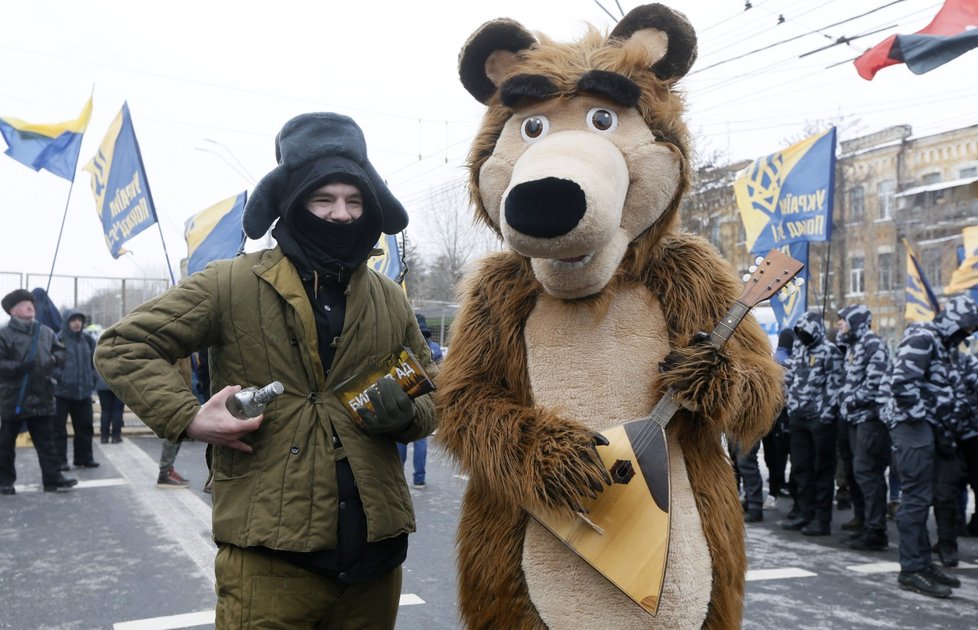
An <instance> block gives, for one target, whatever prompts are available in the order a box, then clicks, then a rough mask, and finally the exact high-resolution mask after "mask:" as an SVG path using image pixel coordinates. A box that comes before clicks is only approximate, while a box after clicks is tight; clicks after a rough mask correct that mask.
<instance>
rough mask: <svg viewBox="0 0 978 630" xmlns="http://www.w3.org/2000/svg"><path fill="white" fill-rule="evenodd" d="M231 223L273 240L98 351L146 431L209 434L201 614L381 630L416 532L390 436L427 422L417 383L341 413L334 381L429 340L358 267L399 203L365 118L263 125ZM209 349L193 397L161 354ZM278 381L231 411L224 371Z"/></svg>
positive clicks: (240, 378) (382, 285) (424, 352)
mask: <svg viewBox="0 0 978 630" xmlns="http://www.w3.org/2000/svg"><path fill="white" fill-rule="evenodd" d="M276 158H277V160H278V162H279V164H278V166H277V167H276V168H275V169H273V170H272V171H271V172H270V173H268V174H267V175H266V176H265V177H264V178H263V179H262V180H261V181H260V182H259V183H258V185H257V186H256V188H255V191H254V193H253V194H252V196H251V198H250V199H249V200H248V204H247V207H246V209H245V215H244V221H243V223H244V228H245V232H246V233H247V234H248V235H249V236H250V237H252V238H255V239H257V238H261V237H262V236H263V235H264V234H265V232H266V231H267V230H268V228H269V227H270V226H271V224H272V223H273V222H274V221H275V220H276V219H278V223H277V224H276V227H275V228H274V230H273V231H272V235H273V236H274V237H275V239H276V240H277V241H278V247H276V248H275V249H272V250H265V251H261V252H257V253H252V254H246V255H242V256H238V257H237V258H234V259H232V260H225V261H219V262H215V263H212V264H210V265H208V266H207V268H206V269H204V270H203V271H201V272H199V273H196V274H194V275H193V276H191V277H190V278H188V279H186V280H184V281H183V282H182V283H180V285H178V286H176V287H174V288H173V289H170V290H169V291H167V292H166V293H164V294H162V295H160V296H159V297H157V298H154V299H152V300H150V301H148V302H147V303H145V304H143V305H142V306H140V307H139V308H138V309H136V310H135V311H133V312H132V313H131V314H130V315H128V316H127V317H126V318H124V319H123V320H122V321H120V322H119V323H118V324H116V325H115V326H113V327H111V328H109V329H108V330H106V331H105V332H104V333H103V335H102V337H101V339H100V341H99V344H98V348H97V349H96V355H95V360H96V366H97V367H98V370H99V372H100V373H101V374H102V376H103V377H104V378H105V381H106V382H107V383H108V384H109V386H110V387H111V388H112V390H113V391H115V392H116V393H118V394H119V396H120V398H122V399H123V400H124V401H125V403H126V404H127V405H128V406H129V407H130V408H131V409H133V411H135V412H136V413H137V414H138V415H139V416H140V418H141V419H142V420H143V421H144V422H145V423H146V424H147V425H149V426H150V427H151V428H153V430H154V431H156V432H157V433H158V434H159V435H160V436H161V437H165V438H167V439H169V440H171V441H177V440H180V439H182V438H184V437H187V436H189V437H191V438H194V439H197V440H201V441H204V442H207V443H209V444H212V445H213V461H212V472H213V499H214V509H213V529H214V539H215V541H216V542H217V543H218V553H217V559H216V562H215V573H216V577H217V593H218V602H217V627H218V628H225V627H236V628H237V627H252V626H256V625H262V624H269V625H274V626H276V627H290V628H291V627H296V628H299V627H326V628H368V627H369V628H393V627H394V620H395V617H396V615H397V606H398V601H399V596H400V585H401V569H400V565H401V564H402V562H403V561H404V559H405V556H406V553H407V536H408V533H410V532H413V531H414V530H415V520H414V513H413V508H412V504H411V498H410V494H409V491H408V488H407V485H406V483H405V480H404V474H403V471H402V468H401V461H400V458H399V456H398V452H397V446H396V444H397V442H407V441H413V440H417V439H419V438H422V437H425V436H426V435H428V434H430V433H431V432H432V431H433V430H434V428H435V417H434V408H433V405H432V401H431V400H430V399H429V396H421V397H419V398H416V399H414V400H413V401H412V400H411V399H410V398H409V397H408V396H407V395H406V394H405V393H404V392H402V391H401V389H400V388H399V387H397V385H396V384H394V383H393V381H391V380H389V379H381V380H380V381H378V383H377V387H376V391H371V393H370V400H371V402H372V403H373V406H374V411H373V412H363V413H361V417H360V418H358V419H357V421H354V420H353V419H352V418H351V416H349V415H348V414H347V413H346V412H345V411H344V407H343V406H341V403H340V402H339V400H338V399H337V398H336V396H334V395H333V393H332V390H333V388H334V387H335V386H336V385H338V384H339V383H342V382H343V381H344V380H346V379H348V378H350V377H352V376H354V375H356V374H358V373H359V372H361V371H362V370H364V369H366V368H368V367H369V366H370V365H371V364H372V363H373V362H374V361H376V360H377V359H378V358H379V357H381V356H383V355H385V354H387V353H389V352H391V351H392V350H395V349H398V348H400V347H401V346H406V347H408V348H410V349H411V350H412V351H413V352H414V353H415V354H416V355H417V356H418V357H419V359H420V361H421V363H422V365H423V366H424V367H425V368H430V369H432V370H434V364H433V363H432V360H431V354H430V351H429V350H428V347H427V345H426V344H425V340H424V337H422V335H421V331H420V330H419V329H418V324H417V320H416V319H415V317H414V313H413V311H412V308H411V306H410V304H409V303H408V301H407V299H406V297H405V295H404V293H403V291H402V290H401V289H400V287H398V286H397V285H395V284H394V283H393V282H391V281H390V280H388V279H387V278H385V277H383V276H382V275H380V274H378V273H376V272H375V271H373V270H372V269H370V268H368V267H367V265H366V261H367V258H368V257H369V256H370V253H371V251H372V248H373V245H374V244H375V243H376V242H377V239H378V237H379V236H380V234H381V232H385V233H388V234H394V233H396V232H399V231H400V230H402V229H404V227H405V226H406V225H407V214H406V212H405V211H404V208H403V207H402V206H401V204H400V203H399V202H398V201H397V200H396V199H395V198H394V196H393V195H392V194H391V192H390V191H389V190H388V188H387V186H386V185H385V184H384V182H383V180H382V179H381V178H380V176H379V175H378V174H377V173H376V171H375V170H374V169H373V167H372V166H371V164H370V162H369V160H368V159H367V154H366V144H365V142H364V138H363V133H362V132H361V130H360V128H359V127H358V126H357V125H356V123H355V122H354V121H353V120H352V119H350V118H348V117H346V116H341V115H338V114H328V113H321V114H304V115H301V116H298V117H296V118H294V119H292V120H291V121H289V122H288V123H286V125H285V126H284V127H283V128H282V131H281V132H280V133H279V135H278V137H277V138H276ZM201 347H208V348H209V349H210V371H211V372H210V375H211V390H212V392H214V395H213V396H212V397H211V398H210V399H209V400H208V401H207V402H206V403H204V404H203V405H201V404H200V403H199V402H198V400H197V398H196V397H195V396H194V394H193V392H192V391H191V390H190V389H189V388H188V387H187V386H186V384H185V383H184V381H183V379H182V378H181V377H180V375H179V373H178V372H177V370H176V369H175V368H174V366H173V364H174V362H175V361H176V360H177V359H179V358H181V357H186V356H189V355H190V354H191V353H192V352H193V351H194V350H196V349H198V348H201ZM275 380H277V381H280V382H281V383H282V384H283V385H284V387H285V393H284V394H283V395H281V396H279V397H278V398H276V399H275V400H273V401H272V402H271V403H270V404H269V405H268V407H267V408H266V410H265V412H264V414H263V416H259V417H257V418H253V419H250V420H239V419H237V418H235V417H234V416H232V415H231V414H230V413H229V412H228V411H227V409H226V407H225V401H226V400H227V399H228V398H229V397H230V396H232V395H233V394H234V393H236V392H237V391H238V390H239V386H251V385H255V386H263V385H265V384H267V383H269V382H271V381H275Z"/></svg>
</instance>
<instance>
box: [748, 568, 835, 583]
mask: <svg viewBox="0 0 978 630" xmlns="http://www.w3.org/2000/svg"><path fill="white" fill-rule="evenodd" d="M815 575H818V574H817V573H812V572H811V571H806V570H804V569H798V568H795V567H787V568H784V569H754V570H752V571H748V572H747V581H748V582H759V581H761V580H786V579H788V578H800V577H812V576H815Z"/></svg>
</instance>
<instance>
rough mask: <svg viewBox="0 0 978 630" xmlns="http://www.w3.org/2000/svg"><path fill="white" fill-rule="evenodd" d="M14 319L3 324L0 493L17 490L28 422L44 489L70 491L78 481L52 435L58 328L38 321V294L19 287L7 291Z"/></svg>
mask: <svg viewBox="0 0 978 630" xmlns="http://www.w3.org/2000/svg"><path fill="white" fill-rule="evenodd" d="M2 306H3V310H4V311H5V312H6V313H7V314H8V315H10V322H9V323H8V324H7V326H6V327H4V328H3V329H0V494H3V495H12V494H15V492H16V491H15V490H14V482H15V481H16V480H17V469H16V468H15V467H14V457H15V452H16V451H15V446H16V442H17V434H18V433H19V432H20V427H21V424H22V423H26V424H27V429H28V430H29V431H30V433H31V441H32V442H33V443H34V448H35V450H36V451H37V459H38V462H39V463H40V465H41V478H42V483H43V486H44V491H45V492H54V491H57V490H66V489H68V488H71V487H73V486H75V485H76V484H77V483H78V481H77V480H75V479H69V478H66V477H65V476H64V475H62V474H61V471H60V470H59V465H58V455H57V453H56V451H55V448H54V442H53V440H52V437H51V418H52V416H53V415H54V411H55V402H54V380H53V379H52V374H53V371H54V369H55V368H56V367H57V366H59V365H61V364H63V363H64V359H65V349H64V346H63V345H61V343H60V342H59V341H58V339H57V337H56V336H55V334H54V331H53V330H51V329H50V328H48V327H47V326H44V325H43V324H41V323H39V322H36V321H35V320H34V296H33V295H31V293H30V292H29V291H26V290H24V289H17V290H15V291H11V292H10V293H8V294H7V295H6V296H4V298H3V301H2Z"/></svg>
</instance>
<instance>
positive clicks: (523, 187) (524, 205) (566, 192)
mask: <svg viewBox="0 0 978 630" xmlns="http://www.w3.org/2000/svg"><path fill="white" fill-rule="evenodd" d="M586 211H587V201H586V199H585V196H584V190H582V189H581V187H580V186H579V185H578V184H577V182H573V181H571V180H568V179H560V178H558V177H544V178H543V179H537V180H533V181H529V182H523V183H522V184H518V185H517V186H515V187H513V189H512V190H510V191H509V194H508V195H507V196H506V210H505V214H506V222H507V223H508V224H509V226H510V227H511V228H513V229H514V230H516V231H517V232H520V233H522V234H525V235H527V236H532V237H535V238H554V237H556V236H563V235H564V234H567V233H568V232H570V231H571V230H573V229H574V228H575V227H577V224H578V223H580V221H581V219H582V218H583V217H584V214H585V212H586Z"/></svg>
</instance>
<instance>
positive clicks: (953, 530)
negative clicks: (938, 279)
mask: <svg viewBox="0 0 978 630" xmlns="http://www.w3.org/2000/svg"><path fill="white" fill-rule="evenodd" d="M976 327H978V305H976V304H975V302H974V301H973V300H971V299H970V298H968V297H965V296H959V297H955V298H952V299H950V300H948V302H947V304H946V305H945V308H944V310H943V311H941V312H940V313H938V314H937V315H936V316H935V317H934V321H932V322H926V323H917V324H912V325H911V326H908V327H907V329H906V331H904V334H903V339H902V340H901V341H900V346H899V347H898V348H897V352H896V356H895V358H894V361H893V367H892V371H891V372H890V374H889V375H888V378H887V379H886V380H885V386H884V387H882V388H881V390H880V397H881V400H883V399H884V398H883V397H884V396H887V394H888V399H885V406H884V408H883V421H884V422H886V424H887V426H888V427H889V428H890V439H891V440H892V442H893V460H894V465H896V466H897V468H898V470H899V472H900V482H901V486H902V492H903V496H902V498H901V503H900V511H899V512H898V513H897V519H896V520H897V528H898V529H899V531H900V567H901V570H902V571H904V572H916V571H923V570H925V569H927V568H928V567H929V566H930V565H931V548H930V540H929V538H928V535H927V515H928V512H929V511H930V506H931V504H933V506H934V515H935V519H936V521H937V534H938V551H939V552H940V554H941V560H942V562H944V564H945V565H948V566H953V565H954V564H957V551H956V549H957V525H958V506H957V498H958V489H959V488H960V483H961V481H962V479H963V475H964V464H963V461H962V460H961V459H960V458H959V457H958V454H957V449H956V440H957V438H958V437H959V430H960V427H964V426H966V424H965V423H959V422H958V417H959V416H961V415H962V414H963V413H964V412H965V409H966V407H967V403H966V401H965V399H964V389H963V386H962V383H961V375H960V373H959V371H958V365H957V360H958V356H957V350H956V348H957V346H958V344H960V343H961V341H963V340H964V339H965V337H967V335H968V334H969V332H968V331H969V330H970V331H974V329H975V328H976Z"/></svg>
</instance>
